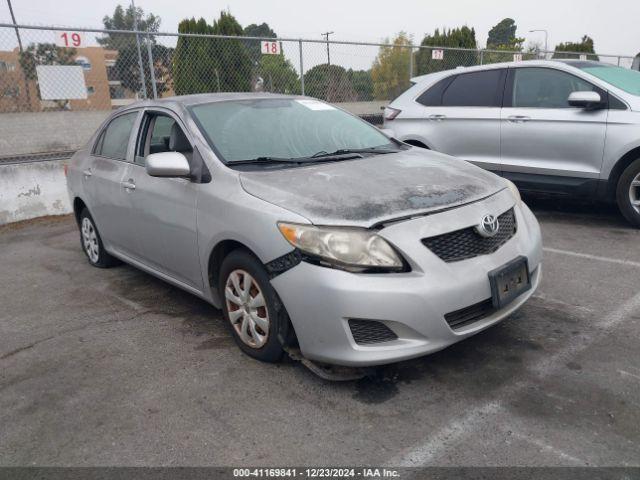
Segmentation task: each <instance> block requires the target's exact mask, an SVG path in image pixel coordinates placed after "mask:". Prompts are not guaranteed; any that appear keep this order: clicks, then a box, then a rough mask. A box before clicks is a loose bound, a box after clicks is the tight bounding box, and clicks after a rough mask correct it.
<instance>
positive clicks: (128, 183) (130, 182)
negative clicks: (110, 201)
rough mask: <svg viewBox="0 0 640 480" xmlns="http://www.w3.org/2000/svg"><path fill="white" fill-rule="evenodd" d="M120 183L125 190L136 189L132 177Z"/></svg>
mask: <svg viewBox="0 0 640 480" xmlns="http://www.w3.org/2000/svg"><path fill="white" fill-rule="evenodd" d="M120 185H122V187H123V188H124V189H125V190H135V189H136V184H135V183H134V181H133V180H132V179H129V180H127V181H126V182H120Z"/></svg>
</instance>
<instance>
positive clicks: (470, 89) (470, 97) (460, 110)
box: [416, 69, 507, 172]
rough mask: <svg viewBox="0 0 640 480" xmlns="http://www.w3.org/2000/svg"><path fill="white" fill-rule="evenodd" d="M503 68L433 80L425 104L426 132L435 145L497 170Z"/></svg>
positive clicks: (504, 72)
mask: <svg viewBox="0 0 640 480" xmlns="http://www.w3.org/2000/svg"><path fill="white" fill-rule="evenodd" d="M506 73H507V70H506V69H490V70H482V71H477V72H469V73H461V74H458V75H454V76H453V77H449V78H447V79H444V80H442V81H440V82H439V83H437V84H435V85H434V86H433V87H431V88H430V89H429V90H427V91H426V92H424V93H423V94H422V95H421V96H419V97H418V98H417V99H416V101H417V102H418V103H422V104H423V105H425V113H424V117H425V126H424V128H425V132H424V137H425V138H428V139H429V140H430V141H431V143H432V145H433V147H434V149H435V150H437V151H439V152H442V153H447V154H449V155H454V156H456V157H459V158H462V159H464V160H468V161H470V162H471V163H474V164H476V165H478V166H480V167H482V168H485V169H487V170H492V171H495V172H499V170H500V106H501V103H502V94H503V92H504V83H505V79H506Z"/></svg>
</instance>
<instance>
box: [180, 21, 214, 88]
mask: <svg viewBox="0 0 640 480" xmlns="http://www.w3.org/2000/svg"><path fill="white" fill-rule="evenodd" d="M178 32H179V33H198V34H208V35H211V34H212V33H213V27H212V26H211V25H208V24H207V21H206V20H205V19H204V18H200V19H199V20H196V19H195V18H191V19H185V20H182V21H181V22H180V23H179V24H178ZM218 75H219V73H218V71H217V62H216V59H215V58H214V57H213V51H212V42H211V39H209V38H202V37H182V36H181V37H178V43H177V45H176V50H175V53H174V55H173V86H174V90H175V92H176V94H177V95H187V94H191V93H205V92H217V91H218V90H219V88H218V86H219V85H218V81H217V79H218Z"/></svg>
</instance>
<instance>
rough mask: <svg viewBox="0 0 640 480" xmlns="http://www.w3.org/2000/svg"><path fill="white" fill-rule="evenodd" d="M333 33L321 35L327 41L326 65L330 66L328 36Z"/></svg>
mask: <svg viewBox="0 0 640 480" xmlns="http://www.w3.org/2000/svg"><path fill="white" fill-rule="evenodd" d="M334 33H335V32H325V33H321V35H322V36H323V37H324V38H326V39H327V65H331V54H330V53H329V35H333V34H334Z"/></svg>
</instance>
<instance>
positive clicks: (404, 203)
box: [240, 148, 505, 227]
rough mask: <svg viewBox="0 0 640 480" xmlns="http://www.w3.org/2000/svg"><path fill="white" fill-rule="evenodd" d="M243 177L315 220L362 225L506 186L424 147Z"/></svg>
mask: <svg viewBox="0 0 640 480" xmlns="http://www.w3.org/2000/svg"><path fill="white" fill-rule="evenodd" d="M240 181H241V183H242V187H243V188H244V189H245V191H246V192H247V193H249V194H251V195H253V196H255V197H258V198H260V199H262V200H265V201H267V202H269V203H273V204H275V205H278V206H280V207H283V208H286V209H288V210H290V211H292V212H295V213H297V214H299V215H302V216H304V217H306V218H307V219H309V220H310V221H311V222H312V223H314V224H316V225H353V226H362V227H370V226H371V225H374V224H376V223H380V222H385V221H389V220H393V219H397V218H402V217H408V216H412V215H420V214H426V213H429V212H430V211H434V210H439V209H443V208H450V207H455V206H459V205H463V204H466V203H471V202H474V201H477V200H480V199H482V198H486V197H488V196H490V195H493V194H494V193H496V192H498V191H500V190H502V189H504V188H505V184H504V182H503V181H502V180H501V179H500V177H498V176H497V175H494V174H492V173H490V172H487V171H485V170H482V169H481V168H478V167H476V166H474V165H471V164H469V163H467V162H465V161H463V160H459V159H456V158H453V157H450V156H448V155H443V154H440V153H436V152H432V151H428V150H423V149H419V148H411V149H409V150H406V151H402V152H399V153H393V154H385V155H376V156H372V157H366V158H363V159H356V160H345V161H340V162H331V163H318V164H313V165H309V166H303V167H298V168H287V169H278V170H269V171H251V172H242V173H241V174H240Z"/></svg>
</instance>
